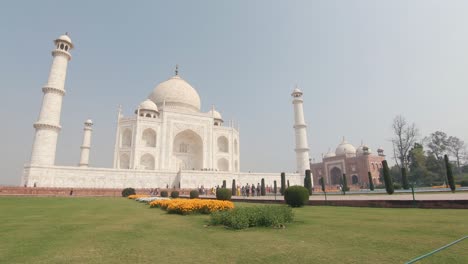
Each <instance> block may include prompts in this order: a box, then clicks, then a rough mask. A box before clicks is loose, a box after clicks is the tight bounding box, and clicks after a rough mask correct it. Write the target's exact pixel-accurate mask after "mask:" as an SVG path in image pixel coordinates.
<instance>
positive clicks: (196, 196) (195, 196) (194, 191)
mask: <svg viewBox="0 0 468 264" xmlns="http://www.w3.org/2000/svg"><path fill="white" fill-rule="evenodd" d="M198 196H199V194H198V191H197V190H191V191H190V199H195V198H198Z"/></svg>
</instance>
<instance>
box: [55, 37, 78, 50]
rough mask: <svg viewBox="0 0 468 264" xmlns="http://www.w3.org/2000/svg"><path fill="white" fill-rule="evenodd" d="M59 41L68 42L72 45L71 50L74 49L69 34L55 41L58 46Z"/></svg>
mask: <svg viewBox="0 0 468 264" xmlns="http://www.w3.org/2000/svg"><path fill="white" fill-rule="evenodd" d="M59 41H65V42H67V43H68V44H70V49H72V48H73V47H74V45H73V42H72V40H71V38H70V37H69V36H68V33H67V34H64V35H61V36H60V37H58V38H57V39H56V40H55V41H54V43H55V44H57V42H59Z"/></svg>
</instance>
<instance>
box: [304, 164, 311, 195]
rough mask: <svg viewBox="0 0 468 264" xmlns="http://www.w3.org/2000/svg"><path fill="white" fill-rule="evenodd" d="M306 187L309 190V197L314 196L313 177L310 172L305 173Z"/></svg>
mask: <svg viewBox="0 0 468 264" xmlns="http://www.w3.org/2000/svg"><path fill="white" fill-rule="evenodd" d="M305 175H306V176H305V186H304V187H306V188H307V190H309V195H312V176H311V175H310V170H306V171H305Z"/></svg>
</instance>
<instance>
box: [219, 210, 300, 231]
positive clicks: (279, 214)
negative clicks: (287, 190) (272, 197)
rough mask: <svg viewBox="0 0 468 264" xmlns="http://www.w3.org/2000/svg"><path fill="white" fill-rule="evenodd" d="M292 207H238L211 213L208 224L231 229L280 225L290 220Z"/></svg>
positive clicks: (291, 218) (292, 216)
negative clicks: (221, 225)
mask: <svg viewBox="0 0 468 264" xmlns="http://www.w3.org/2000/svg"><path fill="white" fill-rule="evenodd" d="M293 218H294V215H293V212H292V209H291V208H290V207H287V206H275V205H273V206H272V205H266V206H253V207H240V208H235V209H233V210H229V211H224V212H215V213H212V214H211V218H210V224H211V225H220V224H223V225H225V226H227V227H230V228H233V229H244V228H248V227H254V226H265V227H281V226H283V225H284V224H286V223H290V222H292V220H293Z"/></svg>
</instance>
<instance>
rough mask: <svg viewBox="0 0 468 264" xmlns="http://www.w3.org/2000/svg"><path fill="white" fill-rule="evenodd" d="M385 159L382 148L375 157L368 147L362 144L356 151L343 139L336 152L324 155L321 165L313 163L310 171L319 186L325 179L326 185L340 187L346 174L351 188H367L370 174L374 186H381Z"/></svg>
mask: <svg viewBox="0 0 468 264" xmlns="http://www.w3.org/2000/svg"><path fill="white" fill-rule="evenodd" d="M384 159H385V155H384V150H383V149H382V148H379V149H378V150H377V155H375V154H373V153H372V151H371V149H370V148H369V147H368V146H367V145H365V144H361V145H360V146H359V147H358V148H357V149H356V148H355V147H354V146H353V145H352V144H350V143H348V142H346V140H345V139H344V138H343V141H342V142H341V143H340V144H339V145H338V147H336V150H335V152H332V151H329V152H328V153H327V154H325V155H323V157H322V162H320V163H312V162H311V164H310V169H311V171H312V174H313V175H314V176H315V177H314V183H315V184H318V185H319V180H320V179H321V178H324V179H325V183H326V185H328V186H337V187H338V186H339V185H341V184H342V179H343V174H346V179H347V182H348V185H349V186H351V185H354V186H356V187H365V188H367V187H368V186H369V178H368V172H370V173H371V176H372V180H373V182H374V184H381V182H380V178H381V177H380V169H381V168H382V161H383V160H384Z"/></svg>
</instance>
